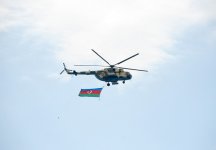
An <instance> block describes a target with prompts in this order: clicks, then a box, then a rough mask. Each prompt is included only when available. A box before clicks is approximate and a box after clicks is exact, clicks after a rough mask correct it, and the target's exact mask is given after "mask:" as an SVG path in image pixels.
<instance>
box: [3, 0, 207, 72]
mask: <svg viewBox="0 0 216 150" xmlns="http://www.w3.org/2000/svg"><path fill="white" fill-rule="evenodd" d="M3 4H4V5H2V6H1V7H0V11H1V12H3V13H2V14H1V16H0V17H1V23H2V24H1V27H0V30H5V29H6V28H9V27H11V26H16V25H18V26H25V27H26V32H27V33H29V34H37V35H40V36H41V37H43V38H44V39H47V40H53V41H55V43H56V45H55V46H56V47H58V49H59V50H58V51H54V53H55V54H56V59H57V61H59V62H63V61H64V62H67V64H69V65H72V64H91V63H92V64H104V63H103V62H102V61H101V60H100V58H97V56H95V55H94V54H93V53H91V51H90V49H91V48H94V49H95V50H97V51H98V53H100V54H101V55H102V56H104V57H105V58H106V59H107V60H108V61H110V63H116V62H118V61H120V60H122V59H124V58H126V57H129V56H131V55H133V54H134V53H137V52H139V53H140V56H137V58H134V60H130V61H128V62H125V63H124V64H122V65H123V66H128V67H136V68H154V67H155V66H157V65H156V64H158V63H163V62H166V61H168V60H169V59H170V58H173V56H172V55H170V54H169V52H168V51H167V50H169V49H171V48H173V47H172V46H173V45H174V44H175V42H176V39H177V38H178V36H179V35H181V34H182V32H183V31H184V30H185V29H187V28H189V27H192V26H194V25H196V24H199V23H203V22H205V21H207V20H208V19H209V16H208V12H206V9H201V7H200V5H194V1H192V0H175V1H173V0H166V1H161V0H154V1H148V0H136V1H133V2H132V1H131V2H130V1H127V2H125V1H114V0H113V1H112V0H111V1H101V0H92V1H86V0H81V1H71V0H63V1H61V2H60V1H57V0H52V1H51V0H38V1H27V0H21V1H19V2H4V3H3ZM205 6H206V5H205ZM135 59H136V60H135Z"/></svg>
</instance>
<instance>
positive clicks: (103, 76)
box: [60, 49, 148, 86]
mask: <svg viewBox="0 0 216 150" xmlns="http://www.w3.org/2000/svg"><path fill="white" fill-rule="evenodd" d="M91 50H92V51H93V52H94V53H95V54H96V55H97V56H99V57H100V58H101V59H102V60H103V61H104V62H106V63H107V64H108V66H103V65H74V66H99V67H105V68H104V69H102V70H95V71H80V72H77V71H76V70H70V69H67V68H66V65H65V63H63V66H64V69H63V70H62V72H61V73H60V75H61V74H62V73H63V72H64V71H65V72H66V73H67V74H69V75H75V76H77V75H94V76H95V77H96V78H97V79H98V80H100V81H104V82H106V83H107V86H110V83H112V85H117V84H118V81H122V83H123V84H124V83H125V81H126V80H131V79H132V75H131V73H130V72H128V71H124V69H125V70H134V71H143V72H148V70H141V69H133V68H126V67H118V66H117V65H119V64H121V63H123V62H125V61H127V60H129V59H131V58H133V57H135V56H137V55H139V53H137V54H135V55H133V56H130V57H128V58H126V59H124V60H122V61H120V62H118V63H116V64H114V65H111V64H110V63H109V62H108V61H107V60H106V59H104V58H103V57H102V56H101V55H99V54H98V53H97V52H96V51H95V50H94V49H91Z"/></svg>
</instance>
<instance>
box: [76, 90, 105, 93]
mask: <svg viewBox="0 0 216 150" xmlns="http://www.w3.org/2000/svg"><path fill="white" fill-rule="evenodd" d="M100 93H101V91H100V90H85V91H80V94H100Z"/></svg>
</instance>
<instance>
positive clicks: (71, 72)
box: [60, 63, 77, 75]
mask: <svg viewBox="0 0 216 150" xmlns="http://www.w3.org/2000/svg"><path fill="white" fill-rule="evenodd" d="M63 66H64V69H63V70H62V72H60V74H62V73H63V72H64V71H66V72H67V74H74V75H77V72H76V71H75V70H70V69H67V68H66V65H65V63H63Z"/></svg>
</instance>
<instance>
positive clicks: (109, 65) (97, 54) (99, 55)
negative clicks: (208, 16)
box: [91, 49, 111, 66]
mask: <svg viewBox="0 0 216 150" xmlns="http://www.w3.org/2000/svg"><path fill="white" fill-rule="evenodd" d="M91 50H92V51H93V52H94V53H95V54H96V55H98V56H99V57H100V58H101V59H103V60H104V61H105V62H106V63H107V64H108V65H109V66H111V65H110V63H109V62H108V61H106V59H104V58H103V57H102V56H101V55H99V54H98V53H97V52H96V51H95V50H93V49H91Z"/></svg>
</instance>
